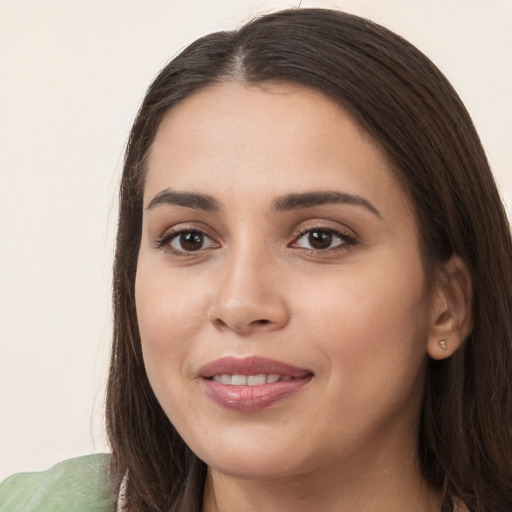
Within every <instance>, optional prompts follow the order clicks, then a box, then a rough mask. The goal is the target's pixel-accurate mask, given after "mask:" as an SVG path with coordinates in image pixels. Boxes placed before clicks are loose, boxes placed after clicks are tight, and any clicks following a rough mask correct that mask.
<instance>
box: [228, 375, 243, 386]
mask: <svg viewBox="0 0 512 512" xmlns="http://www.w3.org/2000/svg"><path fill="white" fill-rule="evenodd" d="M231 385H232V386H247V377H246V376H245V375H233V377H231Z"/></svg>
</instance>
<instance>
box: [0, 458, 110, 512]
mask: <svg viewBox="0 0 512 512" xmlns="http://www.w3.org/2000/svg"><path fill="white" fill-rule="evenodd" d="M107 464H108V455H105V454H95V455H87V456H85V457H78V458H75V459H69V460H65V461H63V462H60V463H59V464H56V465H55V466H53V467H52V468H50V469H48V470H47V471H42V472H39V473H20V474H16V475H13V476H11V477H10V478H8V479H7V480H5V481H4V482H3V483H2V484H0V512H111V511H112V510H114V509H113V500H112V497H111V496H110V492H109V486H108V477H107Z"/></svg>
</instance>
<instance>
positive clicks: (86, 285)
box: [0, 0, 512, 479]
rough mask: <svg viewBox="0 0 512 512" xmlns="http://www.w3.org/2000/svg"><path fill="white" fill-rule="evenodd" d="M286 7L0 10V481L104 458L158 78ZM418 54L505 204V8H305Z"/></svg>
mask: <svg viewBox="0 0 512 512" xmlns="http://www.w3.org/2000/svg"><path fill="white" fill-rule="evenodd" d="M298 4H299V2H298V1H297V2H293V1H256V0H247V1H242V0H187V1H186V2H184V1H178V0H175V1H173V0H166V1H164V0H103V1H100V0H94V1H93V0H47V1H44V2H43V1H40V0H0V286H1V288H0V289H1V293H0V411H1V413H0V414H1V415H0V479H2V478H3V477H5V476H7V475H8V474H10V473H12V472H15V471H20V470H39V469H44V468H46V467H48V466H49V465H52V464H53V463H55V462H57V461H58V460H60V459H63V458H67V457H72V456H75V455H80V454H85V453H90V452H92V451H104V450H106V449H107V447H106V442H105V439H104V435H103V427H102V407H103V395H104V382H105V378H106V369H107V360H108V352H109V342H110V330H111V320H110V298H109V294H110V272H111V261H112V251H113V238H114V235H115V220H116V199H115V197H116V187H117V183H118V180H119V174H120V169H121V163H122V154H123V148H124V144H125V141H126V138H127V134H128V131H129V129H130V125H131V122H132V120H133V118H134V115H135V113H136V110H137V108H138V105H139V102H140V101H141V99H142V97H143V95H144V91H145V89H146V87H147V86H148V85H149V82H150V81H151V79H152V78H153V77H154V75H155V74H156V72H157V71H158V70H159V69H160V68H161V67H162V66H163V65H164V64H165V63H166V62H167V61H168V60H169V58H170V57H172V56H173V55H175V54H176V52H177V51H178V50H180V49H181V48H183V47H184V46H185V45H186V44H188V43H189V42H191V41H192V40H194V39H195V38H197V37H198V36H200V35H202V34H204V33H206V32H210V31H213V30H219V29H230V28H234V27H235V26H236V25H238V24H239V23H240V22H242V21H244V20H247V19H249V18H250V17H251V16H253V15H255V14H257V13H260V12H265V11H270V10H275V9H278V8H284V7H294V6H297V5H298ZM302 5H303V6H323V7H339V8H341V9H343V10H346V11H349V12H352V13H355V14H360V15H363V16H366V17H368V18H370V19H372V20H374V21H377V22H379V23H382V24H384V25H386V26H387V27H388V28H390V29H392V30H394V31H396V32H398V33H400V34H401V35H403V36H405V37H406V38H408V39H409V40H410V41H411V42H413V43H414V44H416V45H417V46H418V47H420V48H421V49H422V50H423V51H424V52H425V53H427V55H429V56H430V57H431V58H432V59H433V60H434V61H435V62H436V63H437V64H438V65H439V67H440V68H441V69H442V70H443V71H444V72H445V74H446V75H447V76H448V78H449V79H450V80H451V81H452V83H453V84H454V86H455V88H456V89H457V90H458V91H459V93H460V95H461V96H462V99H463V100H464V102H465V103H466V105H467V107H468V109H469V111H470V113H471V114H472V116H473V119H474V121H475V123H476V125H477V128H478V130H479V132H480V135H481V137H482V140H483V143H484V146H485V147H486V148H487V151H488V156H489V158H490V161H491V164H492V166H493V169H494V171H495V174H496V176H497V179H498V182H499V184H500V187H501V189H502V192H503V195H504V197H505V198H507V197H510V198H512V163H511V156H512V155H511V142H512V140H511V139H512V137H511V134H512V100H511V92H510V91H512V66H510V62H511V60H510V58H511V55H510V54H511V53H512V0H430V1H429V0H386V1H382V0H339V1H330V2H328V1H304V2H302Z"/></svg>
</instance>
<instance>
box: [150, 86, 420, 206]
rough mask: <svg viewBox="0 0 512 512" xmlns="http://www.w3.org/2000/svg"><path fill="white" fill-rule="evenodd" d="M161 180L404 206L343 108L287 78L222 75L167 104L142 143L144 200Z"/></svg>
mask: <svg viewBox="0 0 512 512" xmlns="http://www.w3.org/2000/svg"><path fill="white" fill-rule="evenodd" d="M169 187H172V188H177V189H184V190H190V191H198V192H204V193H209V194H212V195H216V194H217V193H219V191H220V192H222V193H223V194H229V193H230V192H233V194H237V195H240V194H242V195H245V196H247V197H249V196H251V195H254V194H257V195H259V196H260V197H268V196H269V194H275V195H277V194H285V193H289V192H303V191H308V190H312V189H324V188H337V189H338V188H340V187H341V188H342V189H343V191H344V192H347V193H352V194H357V195H360V194H361V193H363V192H364V194H365V195H366V196H377V195H381V196H383V197H382V198H381V199H385V196H386V195H387V196H388V197H387V199H388V200H390V202H391V203H392V202H394V203H396V202H397V201H399V202H400V203H401V204H403V205H404V206H407V207H410V205H409V200H408V198H407V194H406V193H405V191H404V190H403V188H402V187H401V186H400V184H399V183H398V180H397V179H396V178H395V173H394V172H393V171H392V168H391V165H390V163H389V161H388V158H387V157H386V154H385V153H384V151H383V150H382V148H381V147H380V146H379V145H378V144H377V142H376V141H375V140H374V139H373V138H372V137H371V136H370V135H369V134H368V133H367V132H366V131H365V130H364V129H363V128H362V127H361V125H360V124H359V123H358V122H357V121H356V120H355V119H354V118H353V117H352V116H351V115H350V114H349V113H348V112H347V110H346V109H344V108H343V107H342V106H341V105H339V104H338V103H336V102H335V101H333V100H331V99H330V98H328V97H327V96H325V95H324V94H322V93H320V92H318V91H315V90H312V89H309V88H306V87H302V86H297V85H290V84H279V85H276V84H263V85H258V86H252V85H247V84H243V83H240V82H226V83H222V84H219V85H215V86H212V87H210V88H208V89H205V90H202V91H200V92H198V93H196V94H194V95H192V96H190V97H189V98H187V99H186V100H185V101H183V102H182V103H181V104H180V105H178V106H177V107H175V108H174V109H173V110H172V111H170V112H169V113H168V114H167V116H166V117H165V118H164V120H163V122H162V123H161V125H160V127H159V129H158V131H157V134H156V137H155V140H154V142H153V145H152V148H151V151H150V155H149V159H148V175H147V179H146V187H145V204H147V201H148V198H149V199H150V198H151V197H153V196H154V195H155V194H156V193H158V192H159V191H161V190H163V189H165V188H169Z"/></svg>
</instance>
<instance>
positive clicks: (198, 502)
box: [105, 9, 512, 512]
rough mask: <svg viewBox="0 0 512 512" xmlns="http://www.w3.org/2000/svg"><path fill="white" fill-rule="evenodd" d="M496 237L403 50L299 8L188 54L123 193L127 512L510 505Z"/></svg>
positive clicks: (492, 207)
mask: <svg viewBox="0 0 512 512" xmlns="http://www.w3.org/2000/svg"><path fill="white" fill-rule="evenodd" d="M510 242H511V241H510V232H509V227H508V224H507V221H506V217H505V214H504V211H503V208H502V206H501V203H500V199H499V196H498V193H497V191H496V187H495V184H494V181H493V178H492V175H491V173H490V171H489V168H488V164H487V162H486V158H485V155H484V152H483V149H482V147H481V145H480V142H479V140H478V136H477V134H476V132H475V130H474V128H473V125H472V123H471V120H470V119H469V116H468V114H467V112H466V110H465V109H464V107H463V105H462V104H461V102H460V100H459V98H458V97H457V95H456V93H455V92H454V91H453V89H452V88H451V86H450V85H449V84H448V83H447V81H446V79H445V78H444V77H443V76H442V74H441V73H440V72H439V71H438V70H437V68H435V67H434V66H433V65H432V64H431V63H430V62H429V61H428V59H426V57H425V56H423V55H422V54H421V53H420V52H419V51H418V50H416V49H415V48H414V47H412V46H411V45H410V44H409V43H407V42H406V41H404V40H403V39H401V38H400V37H398V36H396V35H394V34H392V33H391V32H389V31H387V30H386V29H384V28H382V27H379V26H377V25H375V24H373V23H371V22H369V21H367V20H363V19H361V18H358V17H355V16H351V15H347V14H343V13H339V12H334V11H328V10H317V9H303V10H302V9H299V10H289V11H283V12H279V13H274V14H270V15H268V16H264V17H262V18H258V19H256V20H254V21H252V22H250V23H248V24H247V25H245V26H244V27H242V28H241V29H240V30H238V31H234V32H224V33H216V34H212V35H209V36H206V37H204V38H202V39H200V40H198V41H196V42H195V43H193V44H192V45H191V46H190V47H189V48H187V49H186V50H185V51H184V52H183V53H182V54H181V55H179V56H178V57H177V58H176V59H174V60H173V61H172V62H171V63H170V64H169V65H168V66H167V67H166V68H164V70H163V71H162V72H161V73H160V75H159V76H158V77H157V79H156V80H155V82H154V83H153V85H152V86H151V88H150V89H149V91H148V94H147V96H146V98H145V100H144V102H143V104H142V107H141V109H140V111H139V114H138V116H137V119H136V121H135V123H134V126H133V129H132V133H131V136H130V140H129V145H128V149H127V154H126V160H125V168H124V174H123V179H122V184H121V202H120V217H119V229H118V239H117V250H116V261H115V270H114V301H115V335H114V346H113V353H112V362H111V369H110V377H109V385H108V396H107V408H106V413H107V426H108V432H109V437H110V441H111V444H112V455H111V457H110V461H109V462H110V473H109V475H110V484H111V488H112V495H113V496H116V497H117V499H116V500H115V501H116V502H117V504H116V506H117V508H118V510H129V511H143V510H144V511H148V510H150V511H157V510H158V511H163V510H165V511H169V510H171V511H199V510H202V511H204V512H211V511H219V512H221V511H225V510H244V511H250V510H268V511H272V510H277V509H279V510H290V511H292V510H293V511H297V510H358V511H365V510H382V511H388V510H393V511H402V510H403V511H405V510H407V511H410V510H418V511H436V512H437V511H440V510H442V511H448V510H450V511H451V510H467V511H493V512H497V511H506V510H511V509H512V461H511V448H512V441H511V422H510V420H511V416H512V414H511V405H512V399H511V395H510V382H509V381H510V368H511V348H512V332H511V328H512V325H511V324H512V321H511V319H512V315H511V313H512V293H511V290H512V269H511V256H512V248H511V243H510ZM105 506H107V505H105Z"/></svg>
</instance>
